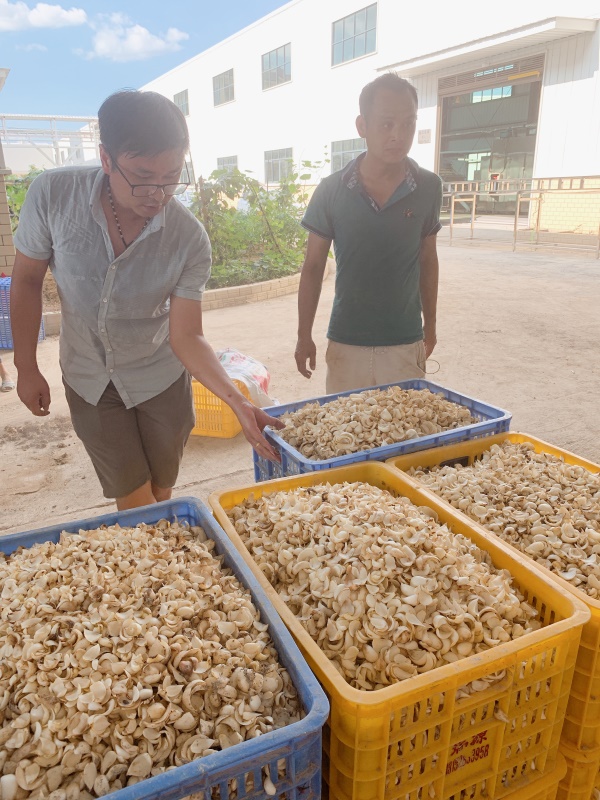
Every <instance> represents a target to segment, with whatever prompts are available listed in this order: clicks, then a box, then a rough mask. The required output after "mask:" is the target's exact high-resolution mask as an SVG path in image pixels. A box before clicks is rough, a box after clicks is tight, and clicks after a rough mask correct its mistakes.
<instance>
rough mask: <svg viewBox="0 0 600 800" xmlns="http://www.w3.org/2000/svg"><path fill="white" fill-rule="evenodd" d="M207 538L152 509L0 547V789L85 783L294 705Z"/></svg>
mask: <svg viewBox="0 0 600 800" xmlns="http://www.w3.org/2000/svg"><path fill="white" fill-rule="evenodd" d="M213 551H214V543H213V542H212V541H211V540H207V539H206V536H205V534H204V532H203V530H202V529H201V528H191V529H190V528H188V527H187V526H184V525H180V524H177V523H173V524H169V523H167V522H164V521H163V522H161V523H158V525H156V526H152V527H151V526H145V525H140V526H138V527H136V528H120V527H119V526H114V527H110V528H104V529H102V528H100V529H97V530H91V531H82V532H81V533H80V534H78V535H70V534H62V536H61V539H60V541H59V543H57V544H53V543H52V542H45V543H43V544H37V545H35V546H33V547H31V548H30V549H22V550H20V551H17V552H16V553H15V554H13V555H12V556H10V557H8V558H6V557H4V556H3V557H2V558H1V559H0V587H1V601H2V604H1V608H0V721H1V727H0V775H1V776H2V777H0V797H1V798H2V800H21V798H23V800H25V798H27V799H28V800H42V798H48V800H88V799H89V798H93V797H100V796H102V795H104V794H107V793H109V792H113V791H116V790H118V789H120V788H122V787H125V786H131V785H132V784H134V783H137V782H138V781H141V780H143V779H145V778H147V777H149V776H152V775H157V774H159V773H161V772H164V771H165V770H166V769H168V768H170V767H173V766H180V765H182V764H186V763H188V762H189V761H192V760H193V759H196V758H198V757H200V756H204V755H207V754H209V753H214V752H216V751H218V750H221V749H224V748H226V747H230V746H232V745H236V744H237V743H239V742H242V741H244V740H246V739H250V738H252V737H255V736H259V735H261V734H263V733H266V732H268V731H272V730H274V729H275V728H279V727H282V726H284V725H286V724H288V723H290V722H293V721H295V720H297V719H299V718H300V717H301V715H302V712H301V708H300V705H299V700H298V697H297V693H296V690H295V688H294V686H293V685H292V683H291V679H290V676H289V674H288V672H287V671H286V670H285V669H284V668H283V667H282V666H281V665H280V663H279V661H278V657H277V653H276V651H275V648H274V646H273V644H272V642H271V640H270V638H269V634H268V629H267V625H266V624H264V623H263V622H261V620H260V616H259V613H258V611H257V609H256V607H255V606H254V605H253V602H252V598H251V596H250V594H249V592H248V591H247V590H246V589H244V588H243V587H242V586H241V585H240V583H239V582H238V580H237V579H236V578H235V576H233V575H232V574H231V573H230V571H229V570H225V569H223V568H222V567H221V558H220V557H218V556H217V555H215V554H214V552H213ZM264 788H265V792H266V793H267V794H274V793H275V787H274V786H273V785H272V783H271V781H270V779H269V778H267V779H266V781H265V786H264Z"/></svg>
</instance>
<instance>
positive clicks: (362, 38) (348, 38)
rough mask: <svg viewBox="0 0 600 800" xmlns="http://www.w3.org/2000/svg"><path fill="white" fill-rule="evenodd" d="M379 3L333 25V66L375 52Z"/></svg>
mask: <svg viewBox="0 0 600 800" xmlns="http://www.w3.org/2000/svg"><path fill="white" fill-rule="evenodd" d="M376 29H377V3H373V5H371V6H367V7H366V8H362V9H361V10H360V11H356V12H355V13H354V14H348V16H347V17H343V18H342V19H338V20H337V21H336V22H334V23H333V26H332V35H331V64H332V65H333V66H335V65H336V64H343V63H344V61H352V59H354V58H360V57H361V56H365V55H367V53H374V52H375V39H376V37H375V32H376Z"/></svg>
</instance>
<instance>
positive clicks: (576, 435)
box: [0, 246, 600, 533]
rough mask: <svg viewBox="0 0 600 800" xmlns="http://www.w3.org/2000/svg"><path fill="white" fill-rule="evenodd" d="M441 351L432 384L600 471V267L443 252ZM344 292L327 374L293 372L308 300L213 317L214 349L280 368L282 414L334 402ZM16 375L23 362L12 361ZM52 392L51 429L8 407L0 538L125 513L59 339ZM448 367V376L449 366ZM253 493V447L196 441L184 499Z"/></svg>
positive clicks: (1, 439)
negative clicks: (98, 472)
mask: <svg viewBox="0 0 600 800" xmlns="http://www.w3.org/2000/svg"><path fill="white" fill-rule="evenodd" d="M440 262H441V284H440V302H439V322H438V338H439V344H438V347H437V349H436V351H435V353H434V355H433V359H432V360H431V361H430V362H429V365H428V369H429V371H431V372H432V373H433V372H435V371H436V370H438V371H437V372H435V374H432V375H430V377H431V379H432V380H434V381H436V382H439V383H441V384H443V385H445V386H448V387H451V388H453V389H456V390H457V391H459V392H461V393H463V394H469V395H472V396H474V397H477V398H479V399H481V400H485V401H487V402H489V403H491V404H494V405H498V406H500V407H502V408H506V409H509V410H510V411H512V413H513V423H512V429H513V430H520V431H527V432H528V433H531V434H535V435H537V436H539V437H541V438H543V439H546V440H548V441H550V442H553V443H554V444H557V445H559V446H560V447H563V448H566V449H570V450H573V451H575V452H576V453H578V454H580V455H582V456H585V457H587V458H590V459H592V460H596V461H600V402H599V399H598V398H599V397H600V363H599V359H598V334H599V329H600V324H599V322H598V308H599V307H600V280H599V279H600V263H599V262H598V261H596V260H594V259H592V258H589V257H585V256H581V257H578V256H575V257H572V256H569V257H567V256H565V255H557V254H545V253H519V252H517V253H512V252H506V251H498V250H491V249H487V248H483V247H477V248H471V247H465V248H459V247H452V248H449V247H446V246H442V247H441V248H440ZM333 288H334V287H333V281H332V280H328V281H327V282H326V283H325V284H324V287H323V295H322V299H321V304H320V308H319V311H318V314H317V320H316V324H315V340H316V342H317V347H318V349H319V362H318V368H317V371H316V373H315V374H314V375H313V377H312V379H311V380H310V381H307V380H306V379H305V378H303V377H302V376H301V375H299V374H298V373H297V372H296V369H295V364H294V361H293V350H294V345H295V331H296V295H290V296H287V297H282V298H279V299H277V300H271V301H267V302H264V303H257V304H251V305H246V306H239V307H236V308H228V309H222V310H219V311H210V312H208V313H206V315H205V328H206V333H207V336H208V338H209V340H210V341H211V343H212V344H213V346H214V347H215V348H221V347H227V346H229V347H235V348H237V349H239V350H241V351H242V352H245V353H248V354H251V355H253V356H255V357H256V358H258V359H260V360H261V361H263V362H264V363H265V364H267V365H268V368H269V370H270V372H271V376H272V382H271V395H272V396H273V397H276V398H278V399H279V400H280V401H281V402H288V401H291V400H294V399H300V398H308V397H315V396H317V395H320V394H323V393H324V386H325V369H324V363H323V352H324V347H325V331H326V326H327V320H328V316H329V310H330V308H331V301H332V297H333ZM2 358H3V360H4V361H5V363H6V365H7V366H9V367H10V366H11V362H12V353H6V352H5V353H2ZM39 362H40V365H41V368H42V371H43V372H44V374H45V376H46V378H47V379H48V381H49V383H50V386H51V390H52V406H51V412H52V413H51V415H50V416H49V417H47V418H45V419H36V418H34V417H32V416H31V415H30V414H29V412H28V411H27V410H26V409H25V408H24V406H22V405H21V404H20V403H19V400H18V398H17V396H16V392H10V393H8V394H0V509H1V511H2V513H1V515H0V532H1V533H9V532H15V531H19V530H27V529H30V528H37V527H41V526H43V525H49V524H54V523H56V522H60V521H63V520H68V519H77V518H84V517H88V516H93V515H96V514H100V513H105V512H106V511H108V510H109V509H112V507H113V504H112V501H109V500H106V499H105V498H104V497H103V496H102V493H101V491H100V487H99V484H98V482H97V480H96V476H95V474H94V471H93V469H92V467H91V464H90V462H89V461H88V458H87V455H86V453H85V451H84V449H83V446H82V445H81V443H80V442H79V440H78V439H77V438H76V437H75V435H74V433H73V430H72V427H71V423H70V420H69V418H68V411H67V405H66V401H65V398H64V393H63V389H62V385H61V381H60V370H59V367H58V339H57V338H56V337H54V338H50V339H47V340H46V341H44V342H42V343H41V344H40V346H39ZM438 365H439V366H438ZM252 481H253V473H252V454H251V449H250V446H249V445H248V444H247V443H246V441H245V440H244V438H243V437H242V436H241V435H240V436H238V437H236V438H235V439H233V440H231V439H230V440H218V439H208V438H195V437H192V438H191V440H190V442H189V444H188V446H187V448H186V452H185V457H184V461H183V465H182V469H181V473H180V476H179V482H178V484H177V487H176V489H175V494H176V495H179V496H182V495H193V496H196V497H199V498H201V499H203V500H205V499H206V498H207V496H208V494H209V493H210V492H211V491H214V490H217V489H224V488H227V487H231V486H235V485H238V486H240V485H245V484H249V483H251V482H252Z"/></svg>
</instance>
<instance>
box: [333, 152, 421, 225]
mask: <svg viewBox="0 0 600 800" xmlns="http://www.w3.org/2000/svg"><path fill="white" fill-rule="evenodd" d="M365 155H366V153H361V154H360V155H359V156H358V157H357V158H355V159H353V160H352V161H351V162H350V163H349V164H348V165H347V167H346V168H345V169H344V171H343V172H342V182H343V183H344V185H345V186H346V187H347V188H348V189H351V190H355V189H358V190H359V191H361V192H362V193H363V194H364V196H365V198H366V199H367V200H368V202H369V203H370V204H371V205H372V206H373V208H374V209H375V211H383V209H384V208H388V206H390V205H393V204H394V203H396V202H397V201H398V200H401V199H402V198H403V197H406V196H407V195H409V194H410V193H411V192H414V191H415V190H416V188H417V181H418V176H419V165H418V164H417V162H416V161H413V159H412V158H408V156H407V157H406V176H405V178H404V180H403V181H402V183H401V184H400V185H399V186H398V188H397V189H396V191H395V192H394V194H393V195H392V196H391V197H390V199H389V200H388V201H387V203H386V204H385V206H383V207H382V208H380V207H379V205H378V204H377V203H376V201H375V200H373V198H372V197H371V196H370V195H369V194H368V193H367V192H366V191H365V189H364V187H363V185H362V182H361V180H360V172H359V166H360V162H361V161H362V160H363V158H364V157H365Z"/></svg>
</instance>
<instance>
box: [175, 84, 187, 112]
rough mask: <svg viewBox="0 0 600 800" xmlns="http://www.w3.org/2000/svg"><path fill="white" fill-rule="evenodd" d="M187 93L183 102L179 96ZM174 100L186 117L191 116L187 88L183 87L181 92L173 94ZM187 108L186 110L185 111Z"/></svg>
mask: <svg viewBox="0 0 600 800" xmlns="http://www.w3.org/2000/svg"><path fill="white" fill-rule="evenodd" d="M183 95H185V103H182V102H180V101H179V100H178V98H181V97H183ZM173 102H174V103H175V105H176V106H177V108H178V109H179V110H180V111H181V113H182V114H183V116H184V117H189V115H190V96H189V93H188V90H187V89H182V90H181V91H180V92H176V93H175V94H174V95H173ZM184 109H185V111H184Z"/></svg>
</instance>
